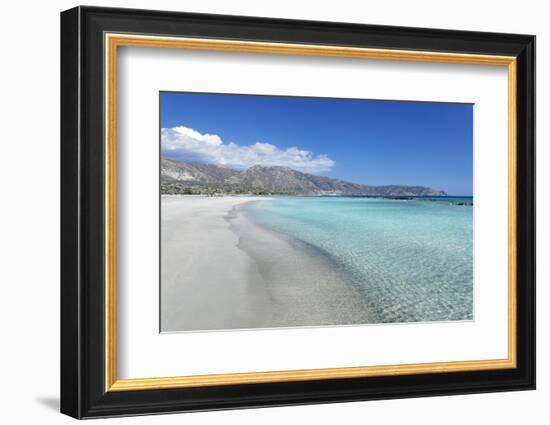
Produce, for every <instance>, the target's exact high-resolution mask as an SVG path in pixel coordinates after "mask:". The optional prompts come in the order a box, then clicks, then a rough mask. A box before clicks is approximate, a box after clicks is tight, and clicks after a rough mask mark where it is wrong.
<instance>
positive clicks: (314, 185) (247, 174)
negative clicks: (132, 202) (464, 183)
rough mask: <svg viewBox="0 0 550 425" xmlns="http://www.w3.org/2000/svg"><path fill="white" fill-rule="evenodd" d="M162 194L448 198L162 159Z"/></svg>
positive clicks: (288, 172)
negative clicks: (217, 193) (216, 193)
mask: <svg viewBox="0 0 550 425" xmlns="http://www.w3.org/2000/svg"><path fill="white" fill-rule="evenodd" d="M161 186H162V193H215V192H220V193H270V194H292V195H352V196H445V195H446V193H445V192H443V191H438V190H434V189H431V188H429V187H423V186H400V185H391V186H368V185H362V184H356V183H350V182H347V181H344V180H338V179H331V178H329V177H324V176H316V175H313V174H306V173H301V172H299V171H296V170H293V169H291V168H288V167H279V166H263V165H255V166H253V167H250V168H248V169H246V170H244V171H239V170H234V169H231V168H226V167H220V166H218V165H212V164H196V163H184V162H178V161H174V160H170V159H165V158H163V159H162V161H161Z"/></svg>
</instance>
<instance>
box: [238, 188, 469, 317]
mask: <svg viewBox="0 0 550 425" xmlns="http://www.w3.org/2000/svg"><path fill="white" fill-rule="evenodd" d="M458 203H463V204H466V205H458ZM471 203H472V198H467V197H464V198H463V197H438V198H414V199H412V200H411V199H383V198H359V197H334V196H327V197H278V198H276V199H273V200H265V201H260V202H256V203H251V204H248V205H246V206H245V207H243V208H242V212H243V213H244V214H245V216H247V217H248V218H250V219H252V220H253V221H255V222H256V223H257V224H259V225H261V226H264V227H266V228H268V229H270V230H272V231H275V232H278V233H282V234H284V235H286V236H288V237H290V238H295V239H298V240H300V241H302V242H305V243H307V244H309V245H310V246H312V247H314V248H316V249H318V250H319V251H320V252H322V253H323V254H325V255H326V256H327V261H331V262H332V264H333V265H334V267H337V268H340V269H341V270H343V271H344V272H346V274H347V275H348V276H349V277H350V279H349V281H350V284H351V285H353V286H354V287H355V289H357V290H358V293H359V294H361V295H362V296H364V298H365V300H366V303H367V306H368V309H369V317H372V318H373V319H372V321H373V323H388V322H418V321H444V320H471V319H473V208H474V207H473V206H472V205H469V204H471Z"/></svg>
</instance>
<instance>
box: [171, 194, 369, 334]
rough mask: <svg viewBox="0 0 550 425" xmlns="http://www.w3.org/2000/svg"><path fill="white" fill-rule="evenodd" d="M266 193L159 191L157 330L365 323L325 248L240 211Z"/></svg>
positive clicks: (363, 311) (360, 303) (360, 305)
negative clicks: (217, 194) (169, 193)
mask: <svg viewBox="0 0 550 425" xmlns="http://www.w3.org/2000/svg"><path fill="white" fill-rule="evenodd" d="M269 199H270V198H266V197H252V196H227V197H212V198H209V197H201V196H196V197H189V196H174V195H172V196H168V197H164V196H163V197H161V203H162V215H161V220H162V227H161V232H162V239H161V252H162V255H161V304H162V305H161V331H162V332H185V331H201V330H202V331H207V330H211V331H213V330H229V329H253V328H255V329H257V328H264V329H267V328H275V327H304V326H306V327H307V326H330V325H340V324H347V325H353V324H365V323H369V320H368V316H367V308H366V301H365V300H364V299H363V297H364V296H363V295H362V294H360V293H359V292H357V291H356V290H354V288H353V286H352V285H351V284H350V279H349V276H347V274H346V273H345V272H344V271H342V270H340V269H339V268H338V267H336V266H335V264H332V263H331V262H330V259H327V255H326V254H324V253H322V252H321V251H320V250H317V249H316V248H315V247H312V246H309V245H307V244H306V243H305V242H300V241H298V240H293V239H291V238H289V237H287V236H285V235H282V234H279V233H276V232H272V231H270V230H269V229H267V228H265V227H262V226H260V225H258V224H256V223H254V222H253V221H252V220H251V219H249V218H248V217H246V216H245V214H243V212H242V211H241V209H242V207H243V206H244V205H245V204H247V203H249V202H256V201H262V200H269ZM327 260H328V261H327Z"/></svg>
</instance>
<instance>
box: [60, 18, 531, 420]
mask: <svg viewBox="0 0 550 425" xmlns="http://www.w3.org/2000/svg"><path fill="white" fill-rule="evenodd" d="M105 32H119V33H139V34H154V35H167V36H185V37H202V38H216V39H232V40H257V41H265V42H276V43H308V44H319V45H331V46H348V47H350V46H352V47H370V48H383V49H400V50H422V51H433V52H450V53H476V54H485V55H507V56H514V57H516V58H517V259H516V261H517V312H516V314H517V339H516V341H517V351H516V352H517V367H516V368H513V369H503V370H484V371H470V372H451V373H428V374H426V373H423V374H415V375H402V376H383V377H369V378H346V379H325V380H313V381H300V382H272V383H259V384H244V385H226V386H208V387H193V388H172V389H156V390H142V391H118V392H106V391H105V382H104V380H105V373H104V371H105V360H104V353H105V342H104V332H105V326H104V312H105V311H104V309H105V304H104V296H105V293H104V286H103V279H104V269H105V264H104V261H105V260H104V231H103V229H104V226H105V222H104V221H105V220H104V213H103V212H104V176H105V164H104V156H105V152H104V145H103V143H102V140H103V136H104V122H103V120H104V114H103V112H104V105H105V99H104V91H103V87H104V84H105V81H104V70H103V66H104V62H103V60H104V59H103V58H104V48H105V46H104V33H105ZM534 388H535V37H534V36H532V35H518V34H498V33H480V32H468V31H451V30H433V29H420V28H406V27H390V26H374V25H357V24H348V23H332V22H331V23H329V22H313V21H297V20H284V19H265V18H255V17H240V16H221V15H205V14H191V13H176V12H162V11H148V10H147V11H146V10H132V9H112V8H97V7H76V8H74V9H70V10H67V11H65V12H62V13H61V412H62V413H65V414H67V415H70V416H73V417H75V418H93V417H107V416H122V415H138V414H154V413H164V412H189V411H204V410H219V409H234V408H244V407H266V406H282V405H297V404H314V403H330V402H343V401H354V400H375V399H388V398H405V397H419V396H436V395H451V394H467V393H483V392H495V391H512V390H530V389H534Z"/></svg>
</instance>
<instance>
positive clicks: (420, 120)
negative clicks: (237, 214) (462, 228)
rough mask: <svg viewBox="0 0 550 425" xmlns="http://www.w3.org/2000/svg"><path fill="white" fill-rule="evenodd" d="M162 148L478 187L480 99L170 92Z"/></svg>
mask: <svg viewBox="0 0 550 425" xmlns="http://www.w3.org/2000/svg"><path fill="white" fill-rule="evenodd" d="M160 101H161V116H160V119H161V128H162V130H161V151H162V155H163V156H165V157H168V158H172V159H176V160H182V161H195V162H207V163H216V164H218V165H225V166H229V167H232V168H247V167H248V166H251V165H255V164H256V163H261V164H264V165H286V166H289V167H291V168H295V169H297V170H299V171H303V172H309V173H313V174H321V175H326V176H329V177H333V178H340V179H343V180H349V181H352V182H355V183H364V184H371V185H386V184H402V185H421V186H429V187H432V188H434V189H439V190H445V191H446V192H447V193H449V194H451V195H471V194H472V149H473V145H472V143H473V134H472V131H473V105H471V104H456V103H455V104H453V103H427V102H399V101H373V100H349V99H330V98H303V97H278V96H250V95H220V94H201V93H172V92H162V93H161V94H160Z"/></svg>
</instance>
